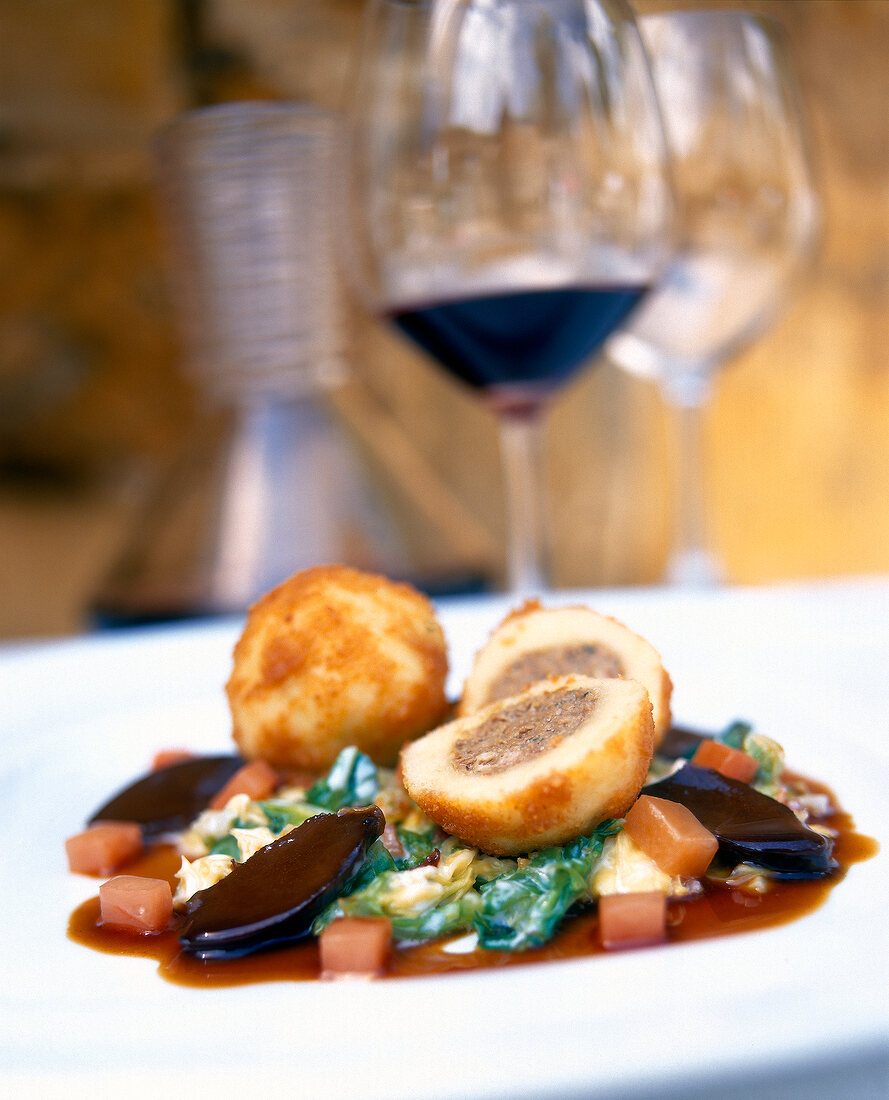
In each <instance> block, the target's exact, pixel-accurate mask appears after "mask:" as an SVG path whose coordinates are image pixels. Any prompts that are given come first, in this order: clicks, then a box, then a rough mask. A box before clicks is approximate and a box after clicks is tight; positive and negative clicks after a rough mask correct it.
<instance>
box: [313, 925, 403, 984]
mask: <svg viewBox="0 0 889 1100" xmlns="http://www.w3.org/2000/svg"><path fill="white" fill-rule="evenodd" d="M391 942H392V922H391V921H390V920H389V918H388V917H340V918H338V919H337V920H335V921H333V922H332V923H331V924H328V926H327V927H326V928H325V929H324V930H323V931H322V933H321V935H320V936H319V937H318V945H319V948H320V951H321V977H322V978H343V977H366V978H372V977H375V976H376V975H377V974H379V973H380V972H381V971H382V970H383V968H384V967H385V965H386V959H387V957H388V955H389V948H390V945H391Z"/></svg>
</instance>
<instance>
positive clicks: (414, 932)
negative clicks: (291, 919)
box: [312, 838, 481, 940]
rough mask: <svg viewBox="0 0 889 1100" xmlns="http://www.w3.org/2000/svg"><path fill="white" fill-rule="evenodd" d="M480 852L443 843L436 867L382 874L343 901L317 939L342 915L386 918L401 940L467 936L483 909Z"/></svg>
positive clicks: (321, 922) (327, 915) (324, 920)
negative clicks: (454, 934)
mask: <svg viewBox="0 0 889 1100" xmlns="http://www.w3.org/2000/svg"><path fill="white" fill-rule="evenodd" d="M475 868H476V853H475V850H474V849H471V848H462V847H460V846H459V843H458V842H457V841H455V840H454V839H453V838H449V839H448V840H446V841H444V842H443V843H442V847H441V854H440V858H439V860H438V862H437V863H435V864H425V865H423V866H420V867H412V868H410V869H409V870H406V871H399V870H384V871H382V873H380V874H378V875H376V876H375V877H374V878H373V879H371V881H370V882H368V883H367V884H366V885H365V886H363V887H362V888H361V889H358V890H354V891H353V892H351V893H349V894H348V896H343V897H340V898H339V900H338V901H336V902H334V903H333V905H332V906H330V907H328V909H327V910H326V911H325V912H324V913H323V914H322V915H321V917H319V918H318V919H317V920H316V922H315V924H314V925H313V929H312V930H313V932H315V933H316V934H317V933H318V932H319V931H320V930H321V928H323V927H324V926H325V925H326V924H329V923H330V921H331V920H333V919H335V918H336V917H338V916H349V917H388V918H389V919H390V920H391V921H392V931H393V933H394V935H395V936H396V937H397V938H399V939H406V940H427V939H435V938H436V937H438V936H444V935H447V934H449V933H452V932H460V931H467V930H468V929H470V928H471V927H472V920H473V917H474V916H475V914H476V912H477V911H478V909H479V906H480V905H481V897H480V896H479V894H478V892H477V891H475V890H473V889H472V887H473V884H474V882H475V878H476V870H475Z"/></svg>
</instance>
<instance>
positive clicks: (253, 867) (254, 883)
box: [179, 806, 386, 959]
mask: <svg viewBox="0 0 889 1100" xmlns="http://www.w3.org/2000/svg"><path fill="white" fill-rule="evenodd" d="M385 823H386V819H385V818H384V817H383V813H382V811H381V810H380V809H379V808H378V807H377V806H368V807H365V808H363V809H358V810H342V811H340V813H338V814H319V815H318V816H317V817H311V818H309V820H308V821H304V822H303V824H302V825H300V826H299V827H298V828H296V829H293V830H292V831H291V832H289V833H286V834H285V835H284V836H282V837H279V838H278V839H277V840H274V841H272V843H271V844H267V845H266V846H265V847H264V848H260V850H259V851H258V852H256V853H255V855H252V856H251V857H250V858H249V859H248V860H245V862H244V863H238V864H236V865H235V866H234V867H233V868H232V870H231V872H230V873H229V874H228V875H227V876H226V877H225V878H224V879H221V880H220V881H219V882H217V883H216V885H215V886H209V887H208V888H207V889H206V890H200V891H198V893H196V894H195V895H194V896H193V897H192V898H191V899H190V900H189V902H188V903H187V905H186V909H185V913H186V920H185V923H184V925H183V928H182V932H181V934H180V936H179V940H180V942H181V943H182V945H183V947H185V948H186V949H187V950H189V951H191V952H192V953H193V954H195V955H197V956H198V957H199V958H203V959H212V958H216V957H220V956H232V955H244V954H247V953H248V952H251V951H257V950H259V949H261V948H265V947H272V946H275V945H280V944H283V943H289V942H292V941H293V940H298V939H301V938H302V937H303V936H305V935H307V934H308V932H309V929H310V928H311V925H312V921H313V920H314V919H315V917H316V916H317V915H318V914H319V913H320V912H321V911H322V910H323V909H324V908H325V907H326V906H327V905H328V904H329V903H330V902H331V901H333V900H334V899H335V898H336V897H337V896H338V895H339V894H340V893H341V892H342V890H343V889H344V888H345V886H346V884H347V883H348V881H349V879H350V878H352V876H353V875H354V874H355V873H356V872H357V871H358V870H359V869H360V868H361V865H362V863H363V862H364V859H365V856H366V855H367V849H368V848H369V847H370V845H371V844H372V843H373V842H374V841H375V840H376V839H377V837H379V836H380V835H381V834H382V832H383V827H384V825H385Z"/></svg>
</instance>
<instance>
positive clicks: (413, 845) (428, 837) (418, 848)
mask: <svg viewBox="0 0 889 1100" xmlns="http://www.w3.org/2000/svg"><path fill="white" fill-rule="evenodd" d="M395 831H396V833H397V834H398V839H399V841H400V842H401V846H402V848H404V855H403V856H402V857H401V858H400V859H397V860H396V861H395V865H396V867H397V868H398V870H399V871H406V870H408V868H410V867H416V866H418V864H420V863H423V861H424V860H426V859H428V858H429V857H430V856H431V855H432V853H433V851H434V850H435V846H436V845H435V831H434V830H433V829H430V830H428V831H427V832H423V833H416V832H412V831H411V830H410V829H403V828H401V827H400V826H396V827H395Z"/></svg>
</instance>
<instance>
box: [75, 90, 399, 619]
mask: <svg viewBox="0 0 889 1100" xmlns="http://www.w3.org/2000/svg"><path fill="white" fill-rule="evenodd" d="M340 139H341V124H340V120H339V118H338V116H336V115H335V114H332V113H330V112H327V111H322V110H319V109H316V108H314V107H310V106H307V105H304V104H297V103H282V102H260V103H250V102H243V103H231V104H225V105H221V106H215V107H210V108H204V109H198V110H194V111H190V112H187V113H185V114H184V115H182V116H180V117H178V118H177V119H175V120H174V121H173V122H172V123H171V124H170V125H169V126H168V128H167V129H166V130H165V131H164V132H163V133H162V134H161V135H160V138H159V141H158V145H157V163H158V167H159V192H160V195H161V198H162V201H163V206H164V211H165V214H166V218H167V222H168V229H169V237H170V242H169V246H170V255H171V259H172V277H173V286H174V290H175V293H176V304H177V308H178V309H179V311H180V314H181V319H182V323H183V330H184V335H185V337H186V351H187V369H188V371H190V373H191V375H192V377H193V378H194V380H195V382H196V384H197V386H198V387H199V390H200V392H201V394H202V395H203V396H204V397H205V398H206V407H207V421H206V425H201V427H200V428H199V430H198V431H197V432H196V433H195V438H194V439H193V440H192V444H191V447H190V448H189V449H188V450H187V453H186V454H185V455H184V456H182V459H181V461H179V462H178V463H177V464H176V465H175V467H174V469H173V470H172V471H170V472H169V474H168V476H166V477H165V478H164V479H163V480H162V481H161V483H160V484H159V485H158V486H157V489H156V492H155V493H154V494H152V496H151V498H150V500H149V502H148V505H147V507H146V509H145V510H144V515H143V516H142V517H141V518H140V520H139V522H138V524H137V527H136V529H135V530H134V532H133V536H132V538H131V540H130V542H129V544H128V546H127V548H126V550H125V553H124V554H123V556H122V558H121V559H120V561H119V562H118V563H117V565H116V566H115V569H114V570H113V572H112V575H111V576H110V577H109V578H108V581H107V583H106V584H105V586H104V587H103V590H102V591H101V592H100V593H99V595H98V597H97V600H96V613H97V615H98V617H99V619H100V621H105V622H133V621H144V620H147V619H163V618H173V617H180V616H186V615H193V614H205V613H214V612H225V611H239V610H243V609H244V608H245V607H246V606H247V605H248V604H249V603H250V602H251V601H252V600H254V599H255V598H256V597H257V596H259V595H261V594H262V593H263V592H264V591H266V590H267V589H268V588H270V587H272V586H273V585H274V584H276V583H278V582H279V581H281V580H283V579H284V578H285V577H286V576H288V575H289V574H290V573H292V572H294V571H295V570H297V569H300V568H304V567H306V566H309V565H313V564H317V563H320V562H324V561H333V560H337V561H347V562H349V563H351V564H354V565H357V566H360V567H365V568H381V569H386V570H388V571H390V572H393V573H399V572H403V571H405V569H406V565H405V562H404V561H403V560H402V552H401V549H400V546H399V541H398V539H397V538H396V537H395V534H394V532H393V531H392V530H390V529H388V528H387V525H386V523H385V521H384V519H383V517H382V515H381V512H380V509H379V508H378V507H377V505H376V503H375V501H374V499H373V498H374V493H373V490H372V487H371V486H370V484H369V481H368V479H367V478H366V475H365V472H364V469H363V467H362V464H361V462H360V461H359V460H358V458H357V455H354V454H352V453H351V452H350V449H349V441H348V440H347V439H346V438H345V437H344V436H343V434H342V433H341V432H340V431H339V430H338V426H337V425H336V423H335V422H334V421H333V420H332V419H331V418H330V417H329V415H328V413H327V410H326V408H325V394H326V393H327V392H329V391H330V390H331V389H332V388H334V387H336V386H337V385H338V384H340V383H341V382H342V381H343V380H344V379H345V377H346V374H347V371H346V366H345V355H344V347H345V341H346V336H345V326H344V318H343V297H342V293H341V287H340V284H339V280H338V277H337V267H336V263H335V252H336V249H335V246H334V226H333V219H334V217H335V209H336V204H335V201H334V193H335V182H336V167H337V158H338V156H339V150H340Z"/></svg>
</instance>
